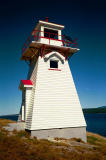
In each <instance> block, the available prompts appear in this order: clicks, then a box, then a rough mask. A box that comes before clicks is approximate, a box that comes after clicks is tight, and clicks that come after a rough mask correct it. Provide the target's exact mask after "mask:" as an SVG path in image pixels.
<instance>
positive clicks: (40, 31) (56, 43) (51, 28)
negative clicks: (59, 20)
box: [21, 18, 79, 61]
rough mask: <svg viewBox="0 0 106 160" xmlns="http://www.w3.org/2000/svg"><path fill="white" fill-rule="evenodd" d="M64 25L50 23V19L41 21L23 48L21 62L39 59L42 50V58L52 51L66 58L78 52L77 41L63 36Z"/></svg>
mask: <svg viewBox="0 0 106 160" xmlns="http://www.w3.org/2000/svg"><path fill="white" fill-rule="evenodd" d="M64 28H65V27H64V25H59V24H55V23H51V22H48V18H46V20H45V21H42V20H39V22H38V23H37V25H36V27H35V28H34V29H33V31H32V32H31V35H30V36H29V37H28V39H27V41H26V42H25V44H24V46H23V48H22V57H21V60H29V61H30V60H31V59H32V58H33V57H34V58H35V57H36V58H38V56H39V55H38V53H39V50H41V52H40V53H41V56H43V53H44V52H45V53H46V54H47V53H48V52H50V51H52V50H54V51H57V52H60V53H61V54H62V55H64V56H65V57H68V56H70V55H72V54H73V53H75V52H77V51H78V50H79V49H78V48H77V42H76V39H74V40H70V39H69V38H67V37H68V36H65V35H62V30H63V29H64Z"/></svg>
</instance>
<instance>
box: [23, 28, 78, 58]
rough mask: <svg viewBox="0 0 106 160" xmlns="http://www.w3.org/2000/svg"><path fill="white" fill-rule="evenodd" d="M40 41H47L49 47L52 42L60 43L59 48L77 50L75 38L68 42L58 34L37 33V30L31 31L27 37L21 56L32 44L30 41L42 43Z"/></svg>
mask: <svg viewBox="0 0 106 160" xmlns="http://www.w3.org/2000/svg"><path fill="white" fill-rule="evenodd" d="M42 39H48V44H49V45H52V43H51V42H53V41H60V42H61V46H66V47H72V48H77V38H76V39H74V40H72V41H70V40H68V39H66V38H65V36H64V35H59V34H55V33H51V32H44V31H39V30H33V32H32V33H31V35H30V36H29V37H28V39H27V41H26V42H25V44H24V46H23V48H22V55H23V53H24V52H25V50H26V49H27V48H28V47H29V45H30V44H31V43H32V41H35V42H41V43H42V41H41V40H42Z"/></svg>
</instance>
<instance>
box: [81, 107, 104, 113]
mask: <svg viewBox="0 0 106 160" xmlns="http://www.w3.org/2000/svg"><path fill="white" fill-rule="evenodd" d="M83 112H84V113H106V106H102V107H98V108H84V109H83Z"/></svg>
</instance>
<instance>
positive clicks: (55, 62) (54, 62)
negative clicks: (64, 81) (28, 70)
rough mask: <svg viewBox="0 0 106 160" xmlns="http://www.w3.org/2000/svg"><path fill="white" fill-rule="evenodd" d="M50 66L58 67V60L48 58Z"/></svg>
mask: <svg viewBox="0 0 106 160" xmlns="http://www.w3.org/2000/svg"><path fill="white" fill-rule="evenodd" d="M50 68H58V61H53V60H50Z"/></svg>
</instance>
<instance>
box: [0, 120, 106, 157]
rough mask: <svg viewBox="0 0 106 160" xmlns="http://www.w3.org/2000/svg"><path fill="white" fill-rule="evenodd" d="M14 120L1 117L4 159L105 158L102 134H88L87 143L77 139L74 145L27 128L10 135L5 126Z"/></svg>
mask: <svg viewBox="0 0 106 160" xmlns="http://www.w3.org/2000/svg"><path fill="white" fill-rule="evenodd" d="M11 122H12V121H9V120H0V126H1V129H0V160H11V159H14V160H104V156H105V155H106V150H105V148H106V139H105V138H103V137H101V136H99V135H94V134H90V133H87V139H88V143H87V144H86V143H82V141H81V139H73V140H72V141H73V142H75V144H78V145H77V146H76V145H74V146H72V143H73V142H71V140H70V139H69V140H67V139H65V138H55V140H56V142H52V141H49V140H47V139H41V140H38V139H37V138H36V137H34V138H31V137H30V135H29V134H28V133H27V132H25V131H23V130H22V131H17V130H14V131H13V133H12V134H9V132H6V131H5V130H4V129H3V126H4V125H7V124H8V123H11ZM13 123H14V122H13ZM68 141H69V142H70V144H68V143H66V142H68ZM64 142H65V143H64ZM85 145H86V146H85ZM88 146H90V147H88ZM103 147H104V149H103Z"/></svg>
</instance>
